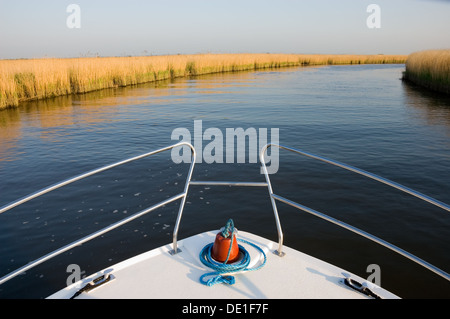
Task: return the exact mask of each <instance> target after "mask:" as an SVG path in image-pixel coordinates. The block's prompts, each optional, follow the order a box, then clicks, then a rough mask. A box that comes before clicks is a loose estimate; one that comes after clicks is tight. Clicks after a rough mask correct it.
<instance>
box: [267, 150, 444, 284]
mask: <svg viewBox="0 0 450 319" xmlns="http://www.w3.org/2000/svg"><path fill="white" fill-rule="evenodd" d="M272 146H274V147H278V148H280V149H284V150H287V151H291V152H294V153H297V154H300V155H304V156H307V157H309V158H313V159H316V160H319V161H322V162H326V163H328V164H332V165H334V166H338V167H341V168H344V169H346V170H349V171H352V172H355V173H357V174H360V175H363V176H366V177H369V178H371V179H373V180H376V181H379V182H381V183H384V184H386V185H389V186H391V187H394V188H396V189H399V190H401V191H403V192H405V193H408V194H411V195H413V196H415V197H418V198H420V199H422V200H424V201H427V202H429V203H431V204H433V205H435V206H437V207H440V208H442V209H444V210H447V211H450V206H449V205H447V204H445V203H443V202H441V201H438V200H436V199H434V198H432V197H430V196H427V195H424V194H422V193H419V192H417V191H415V190H413V189H411V188H408V187H406V186H403V185H401V184H398V183H396V182H393V181H391V180H388V179H386V178H383V177H381V176H378V175H375V174H373V173H369V172H367V171H364V170H361V169H359V168H356V167H354V166H350V165H347V164H344V163H341V162H338V161H334V160H331V159H328V158H325V157H322V156H318V155H314V154H312V153H308V152H305V151H301V150H298V149H295V148H291V147H287V146H283V145H279V144H274V143H270V144H267V145H265V146H264V147H263V148H262V149H261V152H260V162H261V165H262V169H263V173H264V175H265V177H266V182H267V185H268V188H269V194H270V199H271V202H272V206H273V209H274V212H275V216H276V222H277V229H278V232H279V234H278V237H279V242H278V250H277V254H278V255H283V251H282V247H283V234H282V232H281V224H280V223H279V219H278V213H277V207H276V203H275V200H277V201H280V202H283V203H285V204H288V205H290V206H292V207H295V208H297V209H300V210H302V211H304V212H307V213H309V214H312V215H314V216H317V217H320V218H322V219H324V220H326V221H329V222H332V223H334V224H336V225H338V226H340V227H342V228H345V229H347V230H350V231H352V232H354V233H356V234H358V235H360V236H363V237H365V238H367V239H369V240H371V241H374V242H376V243H378V244H380V245H382V246H385V247H387V248H389V249H391V250H393V251H394V252H396V253H398V254H400V255H402V256H405V257H407V258H409V259H410V260H412V261H414V262H416V263H418V264H419V265H421V266H423V267H425V268H427V269H429V270H431V271H432V272H434V273H436V274H438V275H439V276H441V277H443V278H445V279H447V280H449V281H450V275H449V274H448V273H447V272H445V271H443V270H441V269H439V268H437V267H436V266H434V265H432V264H430V263H428V262H426V261H424V260H423V259H421V258H419V257H417V256H415V255H413V254H411V253H409V252H407V251H405V250H403V249H401V248H399V247H397V246H395V245H393V244H391V243H388V242H386V241H384V240H382V239H380V238H378V237H376V236H374V235H371V234H369V233H367V232H365V231H363V230H360V229H358V228H356V227H353V226H351V225H349V224H346V223H344V222H342V221H340V220H337V219H335V218H332V217H330V216H328V215H325V214H323V213H320V212H318V211H316V210H314V209H312V208H309V207H306V206H304V205H301V204H299V203H296V202H294V201H292V200H289V199H287V198H284V197H282V196H279V195H276V194H274V192H273V189H272V185H271V183H270V178H269V174H268V172H267V168H266V163H265V160H264V154H265V152H266V151H267V150H268V149H269V147H272Z"/></svg>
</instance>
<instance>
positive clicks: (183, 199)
mask: <svg viewBox="0 0 450 319" xmlns="http://www.w3.org/2000/svg"><path fill="white" fill-rule="evenodd" d="M184 146H187V147H188V148H189V149H190V150H191V165H190V167H189V171H188V174H187V177H186V182H185V186H184V190H183V192H182V193H180V194H177V195H174V196H172V197H170V198H168V199H166V200H164V201H162V202H159V203H157V204H155V205H153V206H151V207H148V208H146V209H144V210H142V211H140V212H137V213H135V214H133V215H131V216H129V217H127V218H125V219H123V220H121V221H118V222H116V223H113V224H111V225H109V226H107V227H105V228H103V229H101V230H99V231H96V232H94V233H92V234H90V235H88V236H85V237H83V238H81V239H79V240H76V241H74V242H72V243H70V244H68V245H66V246H63V247H61V248H59V249H57V250H55V251H53V252H51V253H48V254H47V255H45V256H43V257H40V258H38V259H36V260H34V261H32V262H30V263H28V264H27V265H24V266H22V267H20V268H18V269H17V270H15V271H13V272H11V273H9V274H7V275H5V276H4V277H2V278H0V285H1V284H3V283H5V282H6V281H8V280H10V279H12V278H14V277H15V276H17V275H19V274H20V273H23V272H24V271H26V270H28V269H31V268H33V267H35V266H37V265H39V264H41V263H43V262H45V261H47V260H49V259H51V258H54V257H56V256H58V255H60V254H61V253H63V252H65V251H68V250H70V249H72V248H74V247H76V246H78V245H81V244H83V243H85V242H87V241H90V240H92V239H94V238H96V237H98V236H100V235H103V234H105V233H107V232H109V231H111V230H113V229H115V228H117V227H120V226H122V225H124V224H126V223H128V222H130V221H132V220H134V219H136V218H139V217H141V216H143V215H145V214H147V213H149V212H151V211H154V210H156V209H158V208H160V207H162V206H164V205H167V204H169V203H172V202H174V201H176V200H179V199H181V203H180V207H179V209H178V215H177V219H176V222H175V226H174V231H173V243H172V245H173V249H172V250H171V251H170V252H169V253H170V254H172V255H173V254H177V253H178V252H180V251H181V250H180V249H179V248H178V243H177V238H178V230H179V226H180V222H181V217H182V214H183V210H184V205H185V202H186V197H187V194H188V190H189V186H191V185H192V186H198V185H208V186H243V187H267V188H268V191H269V195H270V200H271V204H272V208H273V213H274V217H275V223H276V227H277V232H278V249H277V250H276V251H274V253H275V254H276V255H278V256H280V257H281V256H283V255H284V252H283V231H282V229H281V223H280V219H279V216H278V210H277V206H276V201H280V202H283V203H285V204H288V205H290V206H293V207H295V208H297V209H300V210H302V211H305V212H307V213H310V214H312V215H315V216H317V217H320V218H322V219H324V220H327V221H329V222H332V223H334V224H336V225H338V226H340V227H343V228H345V229H348V230H350V231H352V232H354V233H357V234H359V235H361V236H363V237H366V238H368V239H370V240H372V241H374V242H376V243H378V244H381V245H383V246H385V247H387V248H389V249H391V250H393V251H395V252H397V253H399V254H401V255H403V256H405V257H407V258H409V259H411V260H412V261H414V262H416V263H418V264H420V265H422V266H423V267H425V268H427V269H429V270H431V271H433V272H435V273H436V274H438V275H440V276H442V277H444V278H445V279H447V280H449V281H450V276H449V274H448V273H446V272H445V271H443V270H441V269H439V268H437V267H435V266H433V265H431V264H429V263H428V262H426V261H424V260H422V259H420V258H418V257H416V256H414V255H412V254H410V253H408V252H406V251H404V250H403V249H401V248H398V247H396V246H394V245H392V244H390V243H388V242H386V241H384V240H382V239H380V238H377V237H375V236H373V235H371V234H368V233H366V232H364V231H362V230H360V229H358V228H356V227H353V226H351V225H348V224H346V223H344V222H341V221H339V220H337V219H334V218H332V217H329V216H327V215H325V214H323V213H320V212H318V211H315V210H313V209H311V208H308V207H306V206H304V205H301V204H299V203H296V202H294V201H291V200H289V199H287V198H284V197H282V196H280V195H276V194H275V193H274V192H273V189H272V185H271V183H270V178H269V174H268V171H267V167H266V163H265V160H264V154H265V152H266V151H267V150H268V148H269V147H278V148H280V149H284V150H288V151H291V152H294V153H297V154H300V155H304V156H307V157H310V158H313V159H316V160H320V161H323V162H326V163H329V164H332V165H335V166H339V167H341V168H344V169H346V170H350V171H353V172H355V173H358V174H360V175H364V176H366V177H369V178H371V179H374V180H377V181H379V182H382V183H384V184H387V185H389V186H392V187H395V188H397V189H399V190H401V191H404V192H406V193H409V194H411V195H413V196H416V197H418V198H421V199H423V200H425V201H427V202H429V203H431V204H433V205H436V206H438V207H440V208H443V209H445V210H447V211H450V206H449V205H447V204H445V203H442V202H439V201H437V200H435V199H433V198H431V197H429V196H426V195H423V194H421V193H418V192H416V191H414V190H412V189H410V188H407V187H405V186H402V185H400V184H398V183H395V182H392V181H389V180H387V179H385V178H382V177H380V176H377V175H374V174H372V173H369V172H366V171H363V170H360V169H358V168H355V167H352V166H349V165H346V164H343V163H340V162H337V161H333V160H330V159H327V158H324V157H321V156H317V155H314V154H311V153H307V152H304V151H300V150H297V149H294V148H290V147H286V146H282V145H278V144H267V145H266V146H264V147H263V148H262V149H261V152H260V162H261V166H262V170H263V173H264V176H265V179H266V182H233V181H192V180H191V179H192V174H193V170H194V166H195V162H196V158H197V155H196V151H195V149H194V147H193V146H192V145H191V144H190V143H187V142H181V143H177V144H174V145H171V146H168V147H164V148H161V149H158V150H156V151H152V152H149V153H145V154H142V155H139V156H136V157H132V158H129V159H126V160H123V161H120V162H117V163H114V164H110V165H107V166H103V167H101V168H98V169H95V170H93V171H90V172H87V173H84V174H81V175H78V176H76V177H73V178H70V179H68V180H65V181H63V182H60V183H57V184H55V185H52V186H49V187H47V188H44V189H42V190H40V191H38V192H36V193H33V194H31V195H29V196H26V197H24V198H22V199H19V200H17V201H15V202H12V203H11V204H8V205H6V206H4V207H2V208H0V214H1V213H3V212H6V211H8V210H10V209H12V208H14V207H16V206H18V205H21V204H23V203H25V202H28V201H30V200H32V199H34V198H36V197H39V196H41V195H44V194H46V193H48V192H51V191H53V190H55V189H58V188H60V187H63V186H65V185H68V184H71V183H73V182H75V181H78V180H81V179H83V178H86V177H88V176H92V175H94V174H97V173H100V172H103V171H106V170H109V169H111V168H114V167H117V166H120V165H123V164H126V163H130V162H132V161H135V160H138V159H142V158H145V157H148V156H151V155H155V154H158V153H161V152H164V151H167V150H171V149H173V148H176V147H184Z"/></svg>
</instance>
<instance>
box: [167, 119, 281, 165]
mask: <svg viewBox="0 0 450 319" xmlns="http://www.w3.org/2000/svg"><path fill="white" fill-rule="evenodd" d="M279 134H280V130H279V129H278V128H271V129H270V143H274V144H278V143H279V140H280V137H279ZM171 139H172V140H174V141H178V142H188V143H191V144H193V146H194V148H195V150H196V152H197V160H196V163H203V162H205V163H207V164H212V163H258V159H259V153H260V151H261V149H262V148H263V147H264V146H265V145H267V144H268V143H269V129H267V128H259V129H256V128H254V127H249V128H246V129H243V128H241V127H239V128H226V129H225V133H224V132H222V130H220V129H218V128H216V127H209V128H207V129H205V130H203V122H202V120H195V121H194V132H193V134H192V133H191V131H190V130H189V129H188V128H185V127H179V128H176V129H174V130H173V131H172V135H171ZM278 154H279V151H278V148H277V147H273V148H270V149H269V150H268V151H266V152H265V156H264V161H265V163H266V167H267V172H268V173H269V174H275V173H276V172H277V171H278V167H279V156H278ZM171 157H172V161H173V162H174V163H176V164H179V163H190V162H191V150H190V149H189V147H187V146H182V147H179V148H174V149H172V154H171ZM261 174H263V171H262V168H261Z"/></svg>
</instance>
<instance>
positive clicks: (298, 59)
mask: <svg viewBox="0 0 450 319" xmlns="http://www.w3.org/2000/svg"><path fill="white" fill-rule="evenodd" d="M405 61H406V56H403V55H298V54H196V55H168V56H145V57H96V58H72V59H57V58H46V59H30V60H0V109H4V108H8V107H17V106H18V105H19V103H20V102H22V101H27V100H34V99H45V98H51V97H56V96H62V95H67V94H79V93H86V92H91V91H95V90H100V89H106V88H114V87H120V86H128V85H136V84H141V83H146V82H152V81H159V80H165V79H170V78H176V77H184V76H193V75H200V74H210V73H219V72H233V71H244V70H252V69H263V68H279V67H289V66H309V65H334V64H386V63H405Z"/></svg>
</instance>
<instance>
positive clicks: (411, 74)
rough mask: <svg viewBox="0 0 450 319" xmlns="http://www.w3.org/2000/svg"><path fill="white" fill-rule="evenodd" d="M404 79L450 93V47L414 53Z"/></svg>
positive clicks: (408, 61)
mask: <svg viewBox="0 0 450 319" xmlns="http://www.w3.org/2000/svg"><path fill="white" fill-rule="evenodd" d="M404 79H405V80H408V81H411V82H414V83H416V84H418V85H420V86H423V87H426V88H428V89H431V90H434V91H439V92H443V93H448V94H450V49H448V50H426V51H420V52H415V53H412V54H410V55H409V56H408V59H407V61H406V70H405V73H404Z"/></svg>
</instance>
